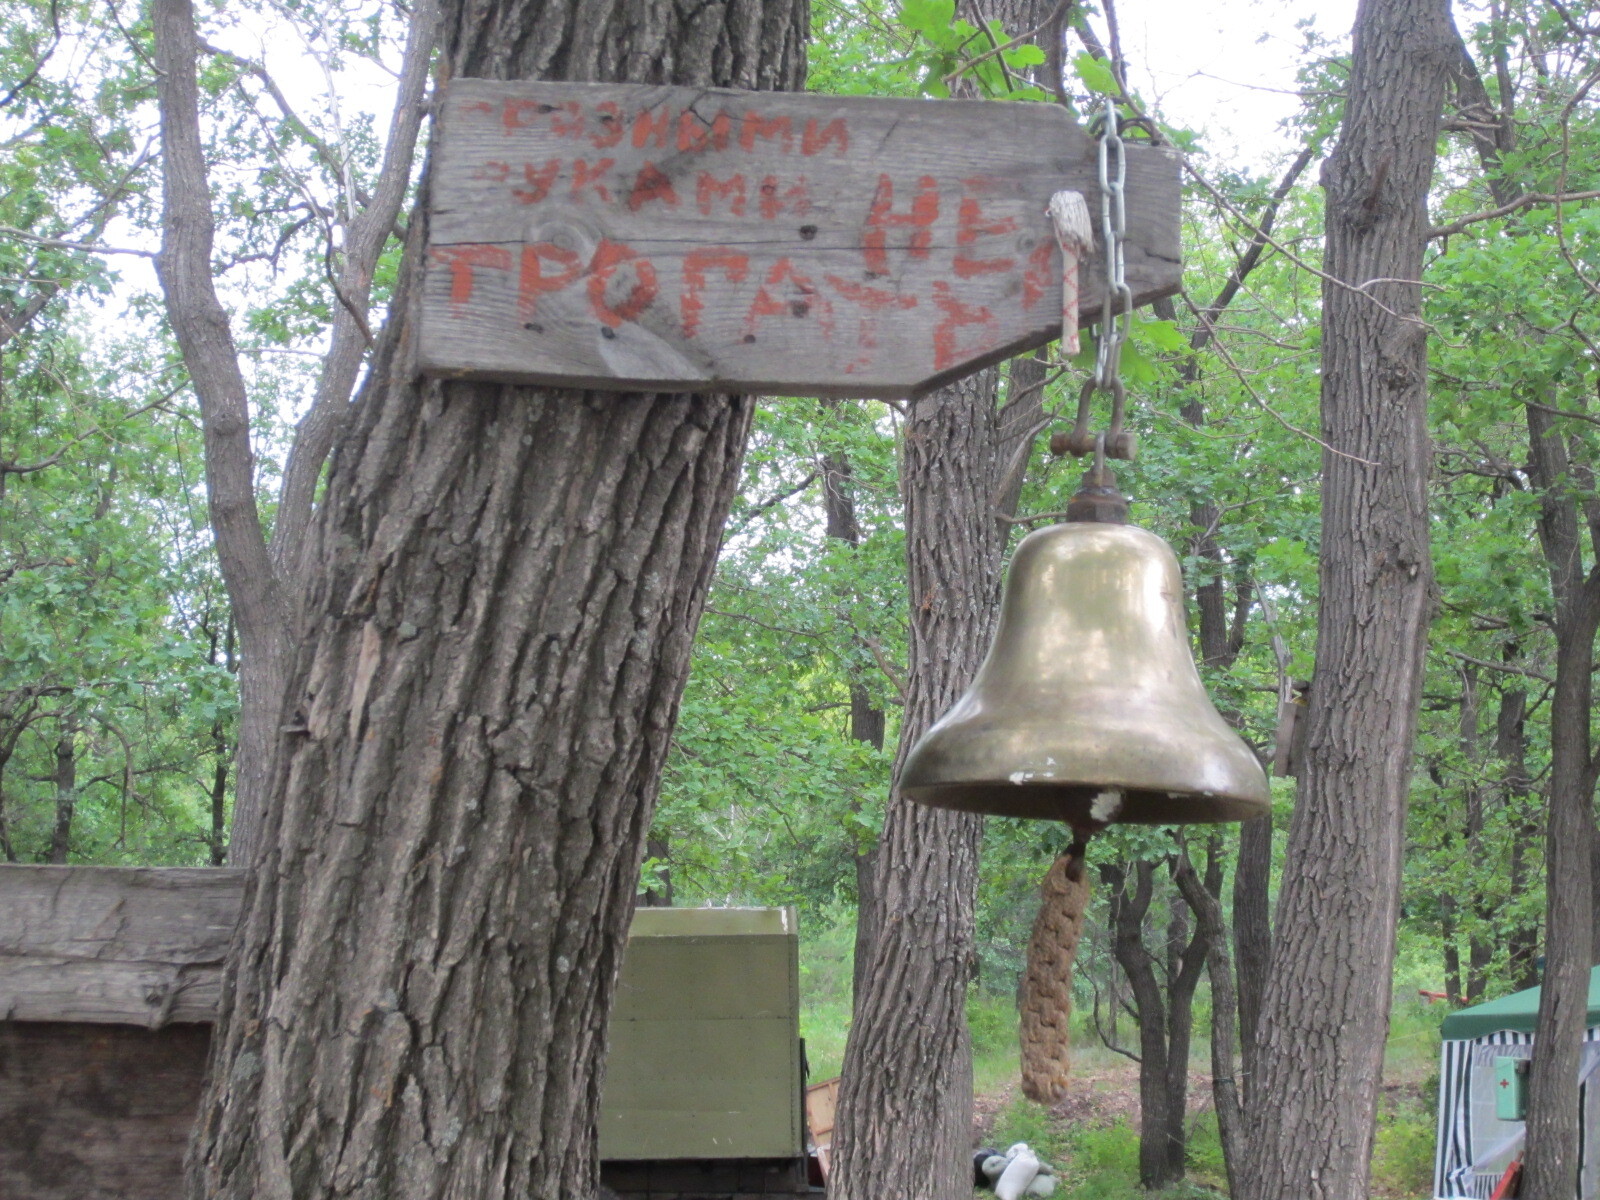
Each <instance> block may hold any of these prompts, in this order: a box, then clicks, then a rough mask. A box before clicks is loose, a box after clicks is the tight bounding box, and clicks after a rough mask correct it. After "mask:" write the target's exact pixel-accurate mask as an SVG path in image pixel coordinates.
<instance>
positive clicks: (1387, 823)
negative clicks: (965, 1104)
mask: <svg viewBox="0 0 1600 1200" xmlns="http://www.w3.org/2000/svg"><path fill="white" fill-rule="evenodd" d="M1451 39H1452V29H1451V26H1450V13H1449V4H1448V2H1447V0H1362V3H1361V5H1360V7H1359V9H1358V10H1357V14H1356V23H1355V30H1354V44H1353V54H1352V64H1351V78H1350V84H1349V88H1348V92H1347V99H1346V102H1345V115H1344V123H1343V127H1342V130H1341V133H1340V138H1339V144H1338V147H1337V149H1336V150H1335V151H1334V153H1333V156H1332V157H1331V158H1330V159H1329V161H1328V163H1327V165H1326V167H1325V169H1324V177H1323V184H1324V187H1325V189H1326V193H1327V251H1326V260H1325V264H1326V269H1327V271H1328V275H1329V279H1328V280H1327V281H1326V282H1325V283H1324V285H1323V292H1322V297H1323V327H1324V335H1323V349H1322V432H1323V436H1324V438H1325V439H1326V441H1327V444H1328V445H1329V447H1330V449H1329V450H1328V451H1327V452H1325V453H1324V456H1323V518H1322V563H1321V585H1322V586H1321V597H1322V601H1321V613H1320V617H1319V621H1318V629H1317V667H1316V679H1315V682H1314V685H1313V687H1312V689H1311V702H1310V711H1309V714H1308V716H1307V718H1306V719H1307V720H1308V721H1309V729H1308V736H1307V745H1306V758H1305V764H1304V767H1303V769H1302V770H1301V773H1300V775H1299V780H1300V789H1299V796H1298V803H1297V804H1296V808H1295V815H1294V821H1293V824H1292V826H1291V828H1290V833H1289V844H1288V849H1287V854H1286V860H1285V861H1286V864H1287V865H1286V869H1285V874H1284V879H1283V884H1282V892H1281V895H1280V898H1279V904H1278V919H1277V922H1276V926H1275V929H1274V942H1275V945H1274V948H1273V957H1272V963H1273V968H1272V971H1271V973H1270V975H1269V977H1268V980H1267V989H1266V994H1265V996H1264V997H1263V1001H1262V1012H1261V1017H1260V1024H1259V1026H1258V1029H1257V1043H1258V1046H1257V1059H1256V1066H1257V1082H1258V1086H1257V1088H1256V1089H1255V1094H1254V1095H1253V1097H1252V1101H1251V1104H1250V1111H1249V1114H1248V1122H1249V1129H1250V1136H1249V1139H1248V1141H1249V1151H1248V1153H1247V1154H1246V1156H1245V1162H1244V1168H1245V1169H1244V1171H1243V1172H1242V1173H1241V1174H1242V1178H1241V1180H1240V1182H1241V1185H1242V1186H1241V1189H1240V1190H1241V1200H1365V1197H1366V1195H1367V1178H1368V1173H1369V1166H1370V1163H1369V1160H1370V1156H1371V1150H1372V1134H1373V1126H1374V1113H1375V1109H1376V1103H1377V1090H1378V1082H1379V1076H1380V1072H1381V1070H1382V1066H1383V1047H1384V1039H1385V1034H1386V1031H1387V1029H1388V1017H1389V1001H1390V973H1391V967H1392V965H1393V960H1394V928H1395V919H1396V916H1397V913H1398V906H1399V884H1400V849H1401V844H1402V841H1403V835H1404V823H1405V797H1406V787H1407V783H1408V781H1409V777H1410V767H1411V748H1412V740H1413V735H1414V732H1415V727H1416V713H1417V704H1418V701H1419V698H1420V692H1421V687H1422V679H1423V652H1424V645H1425V637H1426V633H1427V619H1428V588H1429V583H1430V579H1431V575H1432V572H1431V564H1430V559H1429V553H1428V523H1427V471H1428V461H1429V454H1428V435H1427V412H1426V399H1427V353H1426V332H1425V329H1424V327H1423V325H1422V324H1421V322H1420V320H1419V319H1418V317H1417V314H1418V313H1419V311H1420V308H1421V288H1420V286H1419V284H1418V283H1417V282H1416V281H1417V280H1418V279H1419V278H1420V276H1421V272H1422V254H1423V248H1424V246H1425V244H1426V238H1427V224H1428V222H1427V205H1426V200H1427V191H1428V185H1429V181H1430V179H1431V177H1432V173H1433V163H1434V147H1435V142H1436V140H1437V136H1438V125H1439V114H1440V110H1441V108H1442V105H1443V99H1444V86H1445V78H1446V72H1447V68H1448V67H1449V65H1450V63H1451V61H1452V58H1451ZM1357 289H1359V290H1357Z"/></svg>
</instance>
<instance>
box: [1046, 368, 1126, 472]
mask: <svg viewBox="0 0 1600 1200" xmlns="http://www.w3.org/2000/svg"><path fill="white" fill-rule="evenodd" d="M1101 386H1102V385H1101V383H1100V380H1099V379H1098V378H1097V377H1091V378H1090V379H1088V380H1087V381H1085V383H1084V385H1083V390H1082V391H1081V392H1079V393H1078V415H1077V417H1076V418H1075V419H1074V420H1073V422H1072V432H1071V433H1058V434H1055V435H1054V436H1052V437H1051V439H1050V453H1052V454H1070V455H1072V456H1073V457H1074V458H1082V457H1083V456H1084V455H1085V454H1090V453H1094V452H1096V451H1097V443H1098V442H1099V441H1101V440H1102V439H1103V440H1104V443H1105V447H1104V450H1103V453H1105V454H1106V455H1108V456H1109V457H1111V458H1120V459H1122V460H1123V461H1124V462H1132V461H1133V460H1134V458H1135V457H1136V456H1137V455H1138V453H1139V438H1138V436H1137V435H1136V434H1133V433H1131V432H1129V431H1127V430H1125V429H1123V428H1122V415H1123V411H1124V410H1125V409H1126V407H1127V402H1128V393H1127V389H1126V388H1124V387H1123V386H1122V380H1121V379H1112V380H1111V381H1110V382H1109V383H1107V384H1105V385H1103V386H1104V388H1105V390H1106V391H1108V392H1110V393H1111V424H1110V426H1109V428H1107V430H1106V432H1105V433H1104V434H1093V433H1090V432H1089V416H1090V410H1089V401H1090V399H1091V398H1092V397H1093V396H1094V394H1095V391H1096V390H1098V389H1099V388H1101Z"/></svg>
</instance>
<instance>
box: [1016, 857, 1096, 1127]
mask: <svg viewBox="0 0 1600 1200" xmlns="http://www.w3.org/2000/svg"><path fill="white" fill-rule="evenodd" d="M1040 891H1041V893H1042V903H1041V904H1040V905H1039V915H1038V916H1037V917H1035V918H1034V922H1033V936H1032V937H1030V938H1029V939H1028V969H1027V972H1026V973H1025V974H1024V975H1023V977H1022V1026H1021V1033H1022V1094H1023V1095H1024V1096H1026V1097H1028V1099H1030V1100H1034V1101H1037V1102H1038V1103H1040V1104H1054V1103H1056V1102H1057V1101H1058V1100H1060V1099H1061V1098H1062V1097H1063V1096H1065V1095H1066V1093H1067V1083H1068V1072H1069V1070H1070V1069H1071V1065H1072V1058H1071V1034H1070V1030H1069V1028H1068V1022H1069V1019H1070V1018H1071V1016H1072V960H1073V959H1074V958H1075V957H1076V956H1077V953H1078V940H1079V938H1081V937H1082V936H1083V918H1084V914H1085V913H1086V912H1088V909H1089V873H1088V871H1086V870H1085V869H1084V844H1083V842H1082V841H1081V840H1080V841H1075V842H1073V843H1072V845H1071V846H1069V847H1068V848H1067V852H1066V853H1065V854H1063V855H1062V856H1061V857H1060V858H1058V859H1056V861H1055V862H1054V863H1053V864H1052V865H1051V867H1050V870H1049V871H1048V872H1046V873H1045V877H1044V882H1043V883H1042V884H1041V885H1040Z"/></svg>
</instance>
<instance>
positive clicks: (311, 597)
mask: <svg viewBox="0 0 1600 1200" xmlns="http://www.w3.org/2000/svg"><path fill="white" fill-rule="evenodd" d="M808 19H809V14H808V12H807V8H806V5H805V4H804V3H803V2H799V0H770V2H763V0H729V2H728V3H725V4H717V5H712V6H700V7H697V8H693V9H690V10H678V9H674V8H670V7H663V6H659V5H656V4H653V3H645V2H642V0H639V2H634V3H629V4H623V5H613V4H610V3H593V2H589V0H565V2H553V3H545V2H543V0H504V2H502V3H485V4H479V3H456V4H452V5H451V6H450V7H449V8H448V9H447V11H446V13H445V20H444V32H445V36H444V43H443V48H442V50H441V52H440V69H441V72H442V74H443V76H444V77H445V78H454V77H457V76H464V75H472V76H482V77H488V78H569V79H586V80H630V81H638V82H646V83H672V84H688V85H706V86H732V87H743V88H749V89H757V90H772V89H777V88H795V87H798V86H799V85H800V83H801V81H802V79H803V75H804V45H805V38H806V35H807V30H808ZM158 20H159V22H160V32H159V39H160V40H159V42H158V45H160V47H161V54H162V69H163V71H164V83H163V88H164V89H170V90H171V91H175V92H178V93H183V92H185V91H187V92H190V93H191V94H192V89H193V86H194V83H193V80H194V76H193V56H192V53H191V52H190V50H191V47H192V41H191V40H190V39H192V37H193V29H192V24H191V23H190V20H189V13H188V11H187V8H186V6H185V4H184V3H183V0H170V2H168V3H165V4H163V5H160V6H158ZM167 99H169V100H170V97H167ZM164 107H165V106H164ZM425 213H426V197H425V196H424V199H423V201H422V203H421V205H420V206H419V209H418V212H417V215H415V216H414V217H413V219H412V221H411V223H410V227H409V239H408V245H407V247H406V255H405V259H404V262H403V265H402V269H401V280H400V286H399V289H398V294H397V296H396V299H395V302H394V306H393V317H392V319H391V321H390V322H389V325H388V327H387V329H386V330H385V331H384V333H383V334H382V336H381V337H380V338H379V342H378V349H377V351H376V353H375V356H374V361H373V364H372V368H371V370H370V372H369V375H368V380H367V382H366V384H365V385H364V387H363V390H362V394H361V396H360V398H359V400H358V402H357V403H356V405H355V406H354V408H353V410H352V413H351V417H350V419H349V420H348V421H347V422H346V423H345V425H344V427H343V430H342V432H341V434H340V436H339V443H338V447H337V450H336V451H335V454H334V459H333V465H332V468H331V470H330V473H329V478H328V482H327V487H326V494H325V498H324V499H323V501H322V504H321V506H320V507H319V509H318V512H317V516H316V519H315V522H314V524H313V525H312V527H311V530H310V541H309V544H308V548H307V558H306V561H307V562H308V563H309V564H311V581H312V582H311V586H310V588H309V590H308V594H307V598H306V600H305V603H304V616H303V619H302V626H301V628H302V630H303V634H302V636H301V638H300V639H299V641H300V647H299V649H298V651H297V655H296V659H295V663H294V669H293V673H292V676H291V684H290V687H289V689H288V693H287V700H286V701H285V703H284V704H283V707H282V708H281V710H280V715H279V717H278V721H279V723H280V724H281V725H282V726H283V730H284V732H283V735H282V740H281V743H280V747H279V750H278V752H277V753H275V755H274V756H273V768H272V772H271V775H270V778H269V786H268V792H267V795H268V796H269V798H270V803H268V804H267V805H266V806H265V809H264V811H263V820H262V824H261V837H260V839H259V851H258V853H257V856H256V858H255V862H254V866H255V870H254V872H253V878H252V882H251V885H250V887H249V889H248V891H247V894H246V897H245V900H244V908H243V915H242V917H241V922H240V927H239V932H238V934H237V935H236V940H235V944H234V948H233V952H232V955H231V965H230V967H229V970H228V973H227V975H226V977H225V981H224V995H223V1000H222V1006H221V1012H220V1014H219V1019H218V1023H217V1025H216V1028H215V1031H214V1035H213V1047H214V1049H213V1058H212V1064H211V1071H210V1084H209V1087H208V1091H207V1094H206V1097H205V1098H204V1100H203V1101H202V1105H201V1121H200V1126H199V1129H198V1132H197V1138H196V1143H195V1145H194V1147H193V1148H192V1151H191V1157H190V1164H189V1183H188V1192H189V1195H191V1196H193V1197H196V1198H197V1200H198V1198H199V1197H202V1196H204V1197H239V1198H241V1200H242V1198H244V1197H257V1198H260V1200H268V1198H271V1200H290V1198H291V1197H292V1198H293V1200H312V1198H316V1197H333V1196H338V1197H341V1200H343V1198H345V1197H367V1198H371V1200H378V1198H380V1197H381V1198H383V1200H420V1198H423V1197H427V1198H429V1200H433V1198H441V1197H462V1198H465V1197H472V1198H473V1200H494V1198H496V1197H519V1198H521V1197H528V1196H538V1197H562V1198H566V1197H586V1196H589V1195H591V1194H593V1192H594V1190H595V1186H596V1162H595V1149H596V1147H595V1117H596V1110H597V1104H598V1098H599V1094H600V1087H601V1070H600V1066H601V1063H602V1061H603V1055H604V1050H605V1018H606V1014H607V1011H608V1009H609V1006H610V1001H611V996H612V991H613V987H614V983H615V975H616V968H617V964H618V960H619V957H620V954H621V949H622V945H623V941H624V938H625V936H626V929H627V922H628V919H629V914H630V913H631V911H632V908H633V896H634V890H635V885H636V880H637V872H638V867H639V862H640V857H641V854H640V852H641V849H642V846H643V842H644V838H645V833H646V830H647V829H648V827H649V822H650V815H651V810H652V807H653V804H654V800H655V795H656V788H657V782H658V778H659V774H660V770H661V765H662V760H663V757H664V755H665V753H666V749H667V743H668V739H669V736H670V734H671V730H672V725H673V721H674V719H675V716H676V708H677V703H678V698H679V694H680V690H681V687H682V684H683V680H684V675H685V673H686V671H687V668H688V658H689V647H690V642H691V639H692V637H693V633H694V629H695V625H696V623H697V621H698V618H699V615H700V612H701V608H702V605H703V603H704V598H705V591H706V587H707V586H708V583H709V580H710V577H711V572H712V568H713V565H714V561H715V556H716V550H717V544H718V538H719V534H720V530H721V527H722V522H723V519H724V517H725V515H726V511H727V507H728V504H729V502H730V499H731V496H732V493H733V490H734V488H735V486H736V483H737V480H738V473H739V465H740V457H741V454H742V451H743V446H744V443H745V439H746V436H747V433H748V429H749V423H750V415H751V408H752V404H751V401H750V400H749V399H748V398H743V397H727V396H694V395H691V396H655V395H615V394H586V393H581V392H570V391H569V392H559V391H553V390H547V389H537V388H525V387H509V386H500V385H485V384H479V385H473V384H462V383H441V382H438V381H426V380H422V379H420V378H418V377H417V376H416V375H415V374H414V373H413V372H412V371H411V370H410V369H409V368H408V364H407V354H408V350H409V346H410V344H411V331H412V321H413V314H414V308H413V306H414V304H415V301H416V298H417V295H418V292H419V290H420V278H419V277H420V267H421V254H420V252H421V248H422V243H423V238H424V236H425V232H426V230H425V227H426V216H425Z"/></svg>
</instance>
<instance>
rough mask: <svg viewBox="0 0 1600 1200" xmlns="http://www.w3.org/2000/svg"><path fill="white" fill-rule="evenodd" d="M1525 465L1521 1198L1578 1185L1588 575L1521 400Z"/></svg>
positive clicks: (1547, 451) (1550, 435)
mask: <svg viewBox="0 0 1600 1200" xmlns="http://www.w3.org/2000/svg"><path fill="white" fill-rule="evenodd" d="M1527 414H1528V442H1529V451H1530V454H1529V467H1530V471H1529V473H1530V475H1531V476H1532V479H1533V483H1534V486H1536V487H1537V488H1539V490H1540V492H1541V493H1542V495H1541V504H1540V514H1539V541H1540V546H1541V548H1542V550H1543V552H1544V557H1545V563H1546V565H1547V567H1548V569H1549V573H1550V590H1551V593H1552V596H1553V598H1554V600H1555V632H1556V686H1555V693H1554V695H1553V696H1552V697H1551V700H1550V804H1549V809H1548V813H1547V816H1546V819H1545V922H1544V927H1545V937H1544V954H1545V968H1544V977H1543V980H1542V985H1541V988H1540V992H1539V1022H1538V1025H1537V1027H1536V1028H1535V1030H1534V1057H1533V1063H1532V1064H1531V1069H1530V1073H1529V1078H1528V1119H1527V1130H1528V1149H1527V1156H1526V1160H1525V1167H1524V1172H1523V1184H1522V1187H1523V1195H1525V1196H1528V1197H1530V1198H1531V1200H1566V1198H1567V1197H1569V1196H1572V1195H1573V1194H1574V1193H1575V1190H1576V1188H1577V1180H1578V1062H1579V1058H1580V1056H1581V1054H1582V1047H1583V1030H1584V1025H1585V1012H1586V1010H1587V1007H1588V995H1589V967H1590V963H1591V960H1590V943H1591V939H1592V936H1593V922H1594V914H1593V909H1592V907H1591V895H1590V858H1589V856H1590V840H1591V838H1592V824H1593V818H1592V816H1591V802H1592V797H1593V793H1594V779H1593V777H1592V775H1591V773H1590V743H1589V720H1590V712H1591V708H1592V701H1593V694H1592V693H1593V685H1592V683H1591V679H1590V672H1591V670H1592V668H1593V665H1594V638H1595V627H1596V624H1597V623H1600V570H1592V571H1590V573H1589V575H1588V576H1587V578H1586V577H1585V575H1584V570H1583V543H1582V537H1583V535H1582V532H1581V529H1580V525H1579V520H1578V512H1577V506H1576V504H1575V503H1574V501H1573V499H1572V497H1571V496H1570V495H1569V494H1568V493H1567V488H1568V487H1569V486H1570V484H1571V482H1572V481H1571V480H1570V478H1569V469H1570V467H1571V465H1572V464H1571V463H1570V461H1569V458H1568V454H1567V447H1566V443H1565V441H1564V440H1563V438H1562V436H1561V433H1560V432H1559V431H1558V430H1557V429H1556V427H1555V421H1556V419H1555V418H1554V417H1553V416H1551V414H1549V413H1548V412H1545V411H1544V410H1543V409H1541V408H1537V407H1535V406H1533V405H1529V406H1528V409H1527Z"/></svg>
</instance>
